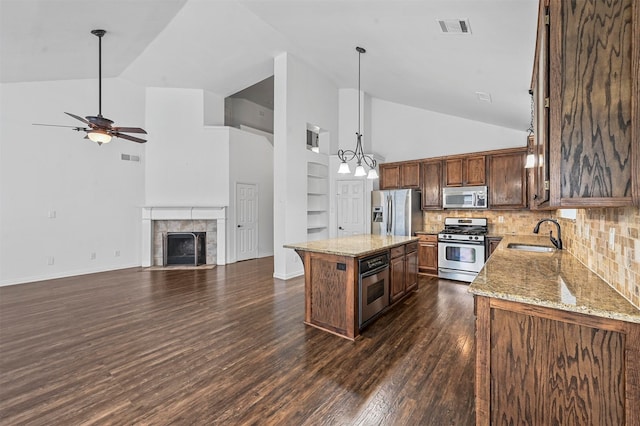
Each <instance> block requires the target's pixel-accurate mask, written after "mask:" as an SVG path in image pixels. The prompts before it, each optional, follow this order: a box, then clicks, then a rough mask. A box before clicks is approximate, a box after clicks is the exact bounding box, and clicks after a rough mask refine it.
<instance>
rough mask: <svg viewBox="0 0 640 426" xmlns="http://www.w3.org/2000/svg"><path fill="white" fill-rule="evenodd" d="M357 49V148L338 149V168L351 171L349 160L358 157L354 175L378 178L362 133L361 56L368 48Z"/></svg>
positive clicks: (374, 161) (341, 170) (339, 171)
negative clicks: (365, 151) (365, 149)
mask: <svg viewBox="0 0 640 426" xmlns="http://www.w3.org/2000/svg"><path fill="white" fill-rule="evenodd" d="M356 51H357V52H358V132H357V133H356V137H357V139H356V149H355V150H350V149H347V150H344V149H340V150H338V158H339V159H340V161H342V162H341V163H340V168H339V169H338V173H342V174H347V173H351V170H350V169H349V164H347V161H351V160H353V159H354V158H355V159H356V163H357V166H356V171H355V173H354V174H353V175H354V176H358V177H360V176H367V179H378V172H377V171H376V160H374V159H373V157H371V156H369V155H365V153H364V151H363V150H362V133H360V57H361V56H362V54H363V53H365V52H366V50H365V49H364V48H362V47H356ZM362 163H364V164H366V165H367V167H369V173H367V172H366V171H365V169H364V166H363V165H362Z"/></svg>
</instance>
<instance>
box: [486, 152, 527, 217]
mask: <svg viewBox="0 0 640 426" xmlns="http://www.w3.org/2000/svg"><path fill="white" fill-rule="evenodd" d="M526 157H527V151H526V149H522V150H517V151H515V152H510V153H505V154H497V155H491V156H490V157H489V185H488V188H487V189H488V191H489V207H490V208H491V209H496V210H517V209H525V208H526V207H527V172H526V169H525V168H524V164H525V160H526Z"/></svg>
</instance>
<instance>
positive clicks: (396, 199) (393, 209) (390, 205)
mask: <svg viewBox="0 0 640 426" xmlns="http://www.w3.org/2000/svg"><path fill="white" fill-rule="evenodd" d="M416 231H422V210H421V205H420V191H418V190H417V189H394V190H387V191H372V192H371V233H372V234H376V235H405V236H413V235H414V234H415V232H416Z"/></svg>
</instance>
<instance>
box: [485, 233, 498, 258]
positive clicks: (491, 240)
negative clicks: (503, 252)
mask: <svg viewBox="0 0 640 426" xmlns="http://www.w3.org/2000/svg"><path fill="white" fill-rule="evenodd" d="M500 241H502V237H487V249H486V250H485V253H486V254H485V259H484V260H485V261H486V260H487V259H489V257H490V256H491V253H493V251H494V250H495V249H496V248H497V247H498V244H500Z"/></svg>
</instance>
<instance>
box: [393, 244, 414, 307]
mask: <svg viewBox="0 0 640 426" xmlns="http://www.w3.org/2000/svg"><path fill="white" fill-rule="evenodd" d="M417 250H418V243H417V242H415V243H409V244H406V245H403V246H399V247H394V248H392V249H391V251H390V257H391V260H390V262H389V268H390V271H389V276H390V279H391V283H390V288H389V299H390V302H391V303H395V302H397V301H398V300H400V299H402V298H403V297H404V296H405V295H407V294H409V293H410V292H411V291H413V290H415V289H416V288H417V287H418V251H417Z"/></svg>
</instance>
